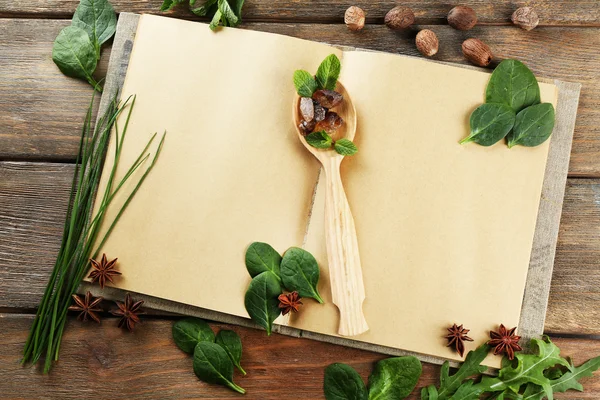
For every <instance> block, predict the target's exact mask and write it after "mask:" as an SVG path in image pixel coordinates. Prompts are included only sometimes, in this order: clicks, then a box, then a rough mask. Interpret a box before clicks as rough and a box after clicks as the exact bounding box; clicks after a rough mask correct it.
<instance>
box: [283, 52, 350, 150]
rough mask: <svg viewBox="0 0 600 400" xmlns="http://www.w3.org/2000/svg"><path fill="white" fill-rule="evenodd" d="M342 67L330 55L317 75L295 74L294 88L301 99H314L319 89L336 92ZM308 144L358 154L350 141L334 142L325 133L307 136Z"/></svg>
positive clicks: (303, 71)
mask: <svg viewBox="0 0 600 400" xmlns="http://www.w3.org/2000/svg"><path fill="white" fill-rule="evenodd" d="M341 69H342V65H341V63H340V59H339V58H337V56H336V55H335V54H330V55H328V56H327V57H326V58H325V60H323V62H322V63H321V64H320V65H319V68H318V69H317V73H316V75H315V76H312V75H311V74H310V72H308V71H305V70H303V69H299V70H296V71H295V72H294V86H296V92H297V93H298V96H301V97H312V96H313V94H314V93H315V92H316V91H317V90H319V89H325V90H335V87H336V85H337V81H338V78H339V77H340V71H341ZM306 142H307V143H308V144H309V145H311V146H313V147H316V148H317V149H330V148H332V147H333V149H334V150H335V151H336V152H338V153H339V154H341V155H343V156H351V155H354V154H356V153H357V152H358V148H357V147H356V145H355V144H354V143H353V142H352V141H351V140H348V139H339V140H333V138H332V137H331V136H330V135H329V134H328V133H327V132H325V131H318V132H312V133H310V134H308V135H306Z"/></svg>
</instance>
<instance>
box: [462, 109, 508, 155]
mask: <svg viewBox="0 0 600 400" xmlns="http://www.w3.org/2000/svg"><path fill="white" fill-rule="evenodd" d="M470 122H471V133H470V134H469V136H467V137H466V138H464V139H463V140H461V141H460V142H459V143H460V144H464V143H469V142H475V143H478V144H480V145H482V146H491V145H493V144H495V143H497V142H498V141H499V140H501V139H502V138H504V137H505V136H506V135H507V134H508V132H510V130H511V129H512V128H513V126H514V125H515V112H514V111H513V110H512V108H510V107H509V106H507V105H505V104H494V103H490V104H482V105H480V106H479V107H477V109H476V110H475V111H473V113H472V114H471V119H470Z"/></svg>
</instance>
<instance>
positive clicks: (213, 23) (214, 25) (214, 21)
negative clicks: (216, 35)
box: [208, 10, 223, 31]
mask: <svg viewBox="0 0 600 400" xmlns="http://www.w3.org/2000/svg"><path fill="white" fill-rule="evenodd" d="M222 16H223V14H222V13H221V10H217V11H215V15H213V17H212V20H211V21H210V24H209V25H208V27H209V28H210V30H212V31H215V30H217V27H218V26H219V22H221V17H222Z"/></svg>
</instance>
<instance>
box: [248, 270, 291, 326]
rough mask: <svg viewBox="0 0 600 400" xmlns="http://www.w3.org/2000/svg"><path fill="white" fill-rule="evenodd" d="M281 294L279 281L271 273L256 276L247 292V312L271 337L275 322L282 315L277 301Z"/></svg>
mask: <svg viewBox="0 0 600 400" xmlns="http://www.w3.org/2000/svg"><path fill="white" fill-rule="evenodd" d="M281 293H282V290H281V285H280V284H279V280H277V277H276V276H275V275H274V274H273V273H271V272H269V271H266V272H263V273H261V274H259V275H257V276H255V277H254V279H252V282H250V286H249V287H248V290H247V291H246V296H245V298H244V305H245V306H246V311H247V312H248V314H249V315H250V318H252V320H253V321H254V322H256V323H257V324H258V325H260V326H262V327H263V328H265V330H266V331H267V335H271V331H272V327H273V321H275V320H276V319H277V317H279V314H280V313H281V311H280V309H279V300H278V299H277V297H279V295H280V294H281Z"/></svg>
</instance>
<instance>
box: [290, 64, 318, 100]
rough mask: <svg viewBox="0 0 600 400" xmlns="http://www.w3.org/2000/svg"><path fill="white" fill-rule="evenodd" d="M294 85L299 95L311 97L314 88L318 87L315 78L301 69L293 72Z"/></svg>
mask: <svg viewBox="0 0 600 400" xmlns="http://www.w3.org/2000/svg"><path fill="white" fill-rule="evenodd" d="M294 86H296V91H297V92H298V95H299V96H301V97H312V95H313V93H314V92H315V90H317V89H318V85H317V81H315V78H313V76H312V75H311V74H310V73H309V72H307V71H304V70H302V69H299V70H297V71H295V72H294Z"/></svg>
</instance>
